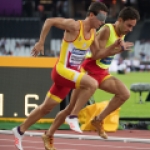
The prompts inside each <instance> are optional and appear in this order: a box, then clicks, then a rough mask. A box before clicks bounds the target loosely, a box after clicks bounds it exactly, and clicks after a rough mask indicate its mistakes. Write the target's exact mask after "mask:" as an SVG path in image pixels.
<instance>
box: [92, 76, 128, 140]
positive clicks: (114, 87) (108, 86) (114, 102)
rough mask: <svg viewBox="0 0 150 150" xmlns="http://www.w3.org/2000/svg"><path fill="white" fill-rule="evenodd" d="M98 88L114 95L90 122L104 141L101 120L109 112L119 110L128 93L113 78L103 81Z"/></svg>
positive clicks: (104, 134) (119, 82)
mask: <svg viewBox="0 0 150 150" xmlns="http://www.w3.org/2000/svg"><path fill="white" fill-rule="evenodd" d="M99 88H100V89H102V90H104V91H106V92H109V93H111V94H115V95H114V97H113V98H112V99H111V100H110V102H109V104H108V105H107V107H106V108H105V109H104V110H103V111H102V112H101V113H100V114H99V115H98V116H96V117H95V118H94V119H93V120H92V121H91V124H92V125H93V126H94V127H95V128H96V129H97V131H98V134H99V135H100V136H101V137H102V138H105V139H106V138H107V135H106V133H105V131H104V129H103V120H104V119H105V117H107V116H108V115H109V114H110V113H111V112H113V111H114V110H116V109H117V108H119V107H120V106H121V105H122V104H123V103H124V102H125V101H126V100H127V99H128V98H129V96H130V91H129V90H128V89H127V88H126V86H125V85H124V84H123V83H122V82H121V81H120V80H118V79H117V78H115V77H113V76H111V77H110V78H108V79H106V80H104V81H103V82H102V83H101V84H100V86H99Z"/></svg>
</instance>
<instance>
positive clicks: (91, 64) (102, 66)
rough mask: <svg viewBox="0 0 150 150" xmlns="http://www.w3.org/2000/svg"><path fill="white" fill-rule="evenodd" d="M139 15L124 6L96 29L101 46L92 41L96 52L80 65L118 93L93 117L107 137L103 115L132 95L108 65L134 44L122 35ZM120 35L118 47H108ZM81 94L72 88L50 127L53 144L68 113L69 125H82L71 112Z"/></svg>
mask: <svg viewBox="0 0 150 150" xmlns="http://www.w3.org/2000/svg"><path fill="white" fill-rule="evenodd" d="M139 18H140V17H139V13H138V12H137V11H136V10H135V9H133V8H132V7H127V8H124V9H123V10H122V11H121V12H120V14H119V16H118V19H117V21H116V22H115V24H106V25H105V26H103V27H102V28H101V29H100V30H99V31H98V32H97V36H96V38H95V43H97V44H98V45H99V49H96V47H95V46H94V44H92V46H91V51H93V53H92V55H93V56H91V55H89V54H87V57H88V58H87V59H86V60H84V61H83V64H82V66H81V68H82V69H83V70H84V71H85V72H87V74H89V75H90V76H91V77H93V78H94V79H96V80H97V82H98V83H99V89H102V90H104V91H106V92H109V93H113V94H114V95H115V96H114V97H113V98H112V100H111V101H110V103H109V105H108V106H107V108H106V109H105V110H104V111H103V112H102V113H101V115H99V116H98V117H96V118H94V119H93V121H92V124H93V125H94V126H95V127H96V129H97V131H98V133H99V135H100V136H101V137H102V138H105V139H106V138H107V135H106V133H105V131H104V130H103V119H104V118H105V117H106V116H107V115H109V114H110V113H111V112H112V111H114V110H115V109H117V108H118V107H120V106H121V105H122V104H123V103H124V102H125V101H126V100H127V99H128V97H129V95H130V94H129V90H128V89H127V88H126V87H125V85H124V84H123V83H122V82H121V81H119V80H118V79H116V78H115V77H113V76H112V75H110V73H109V71H108V69H109V66H110V64H111V61H112V60H113V55H115V54H117V53H121V52H122V51H124V50H128V49H130V46H133V43H130V42H129V43H128V42H124V41H123V39H124V36H125V35H126V34H127V33H128V32H131V31H132V30H133V27H134V26H135V25H136V22H137V21H138V20H139ZM118 38H119V39H120V40H118V41H116V42H122V44H121V46H120V45H119V46H118V47H117V43H116V45H115V44H114V47H113V46H112V47H111V49H109V48H108V47H109V45H111V44H112V43H113V42H114V41H115V40H116V39H118ZM109 56H110V57H109ZM94 59H95V60H94ZM82 69H81V70H82ZM79 94H81V90H80V89H75V90H73V92H72V94H71V99H70V103H69V105H68V106H67V107H66V108H65V109H64V110H62V111H60V112H59V113H58V114H57V116H56V118H55V120H54V122H53V124H52V125H51V127H50V129H49V130H48V131H47V134H48V135H49V136H50V137H52V140H51V145H53V144H54V143H53V135H54V133H55V131H56V130H57V129H58V128H59V126H60V125H61V124H62V123H64V121H65V118H66V117H67V116H68V115H69V116H68V117H67V119H68V118H69V120H71V121H70V122H71V123H72V125H73V126H71V123H70V122H69V121H66V122H67V123H68V124H69V125H70V128H71V129H72V130H75V131H77V132H78V128H79V125H78V119H77V113H74V114H73V113H72V115H70V114H71V112H72V110H73V109H74V108H75V106H76V103H77V102H76V101H77V100H78V95H79ZM89 98H90V97H89ZM89 98H88V99H89ZM88 99H85V98H84V99H82V102H83V101H84V102H83V103H81V101H78V103H79V104H81V107H82V106H84V104H85V103H86V102H87V101H88ZM81 107H80V108H81ZM80 108H79V109H80ZM79 109H78V110H79ZM77 112H78V111H77ZM67 119H66V120H67ZM76 126H77V127H76ZM76 129H77V130H76Z"/></svg>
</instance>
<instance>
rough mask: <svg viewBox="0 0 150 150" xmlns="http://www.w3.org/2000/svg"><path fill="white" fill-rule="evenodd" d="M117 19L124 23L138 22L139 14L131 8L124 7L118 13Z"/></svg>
mask: <svg viewBox="0 0 150 150" xmlns="http://www.w3.org/2000/svg"><path fill="white" fill-rule="evenodd" d="M118 18H122V19H123V20H124V21H126V20H129V19H131V20H137V21H138V20H140V14H139V12H138V11H137V10H136V9H135V8H133V7H124V8H123V9H122V10H121V11H120V13H119V16H118Z"/></svg>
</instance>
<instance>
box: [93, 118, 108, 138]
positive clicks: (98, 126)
mask: <svg viewBox="0 0 150 150" xmlns="http://www.w3.org/2000/svg"><path fill="white" fill-rule="evenodd" d="M91 124H92V125H93V126H94V127H95V129H96V130H97V132H98V135H99V136H100V137H102V138H103V139H107V138H108V137H107V134H106V133H105V130H104V128H103V125H104V123H103V121H100V120H97V119H96V117H95V118H94V119H93V120H91Z"/></svg>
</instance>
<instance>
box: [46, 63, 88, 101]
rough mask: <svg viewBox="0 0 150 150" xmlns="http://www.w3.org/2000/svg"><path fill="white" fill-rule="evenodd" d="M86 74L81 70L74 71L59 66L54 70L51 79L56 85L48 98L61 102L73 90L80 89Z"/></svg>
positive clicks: (51, 89)
mask: <svg viewBox="0 0 150 150" xmlns="http://www.w3.org/2000/svg"><path fill="white" fill-rule="evenodd" d="M84 74H85V73H81V72H80V71H79V70H73V69H70V68H66V67H64V66H63V65H61V64H57V65H56V66H55V67H54V68H53V70H52V74H51V77H52V80H53V81H54V83H53V85H52V87H51V88H50V90H49V93H48V96H50V97H51V98H52V99H53V100H55V101H57V102H61V101H62V100H63V99H65V98H66V96H67V95H68V93H69V92H70V90H71V89H75V88H79V87H80V81H81V79H82V77H83V76H84Z"/></svg>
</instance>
